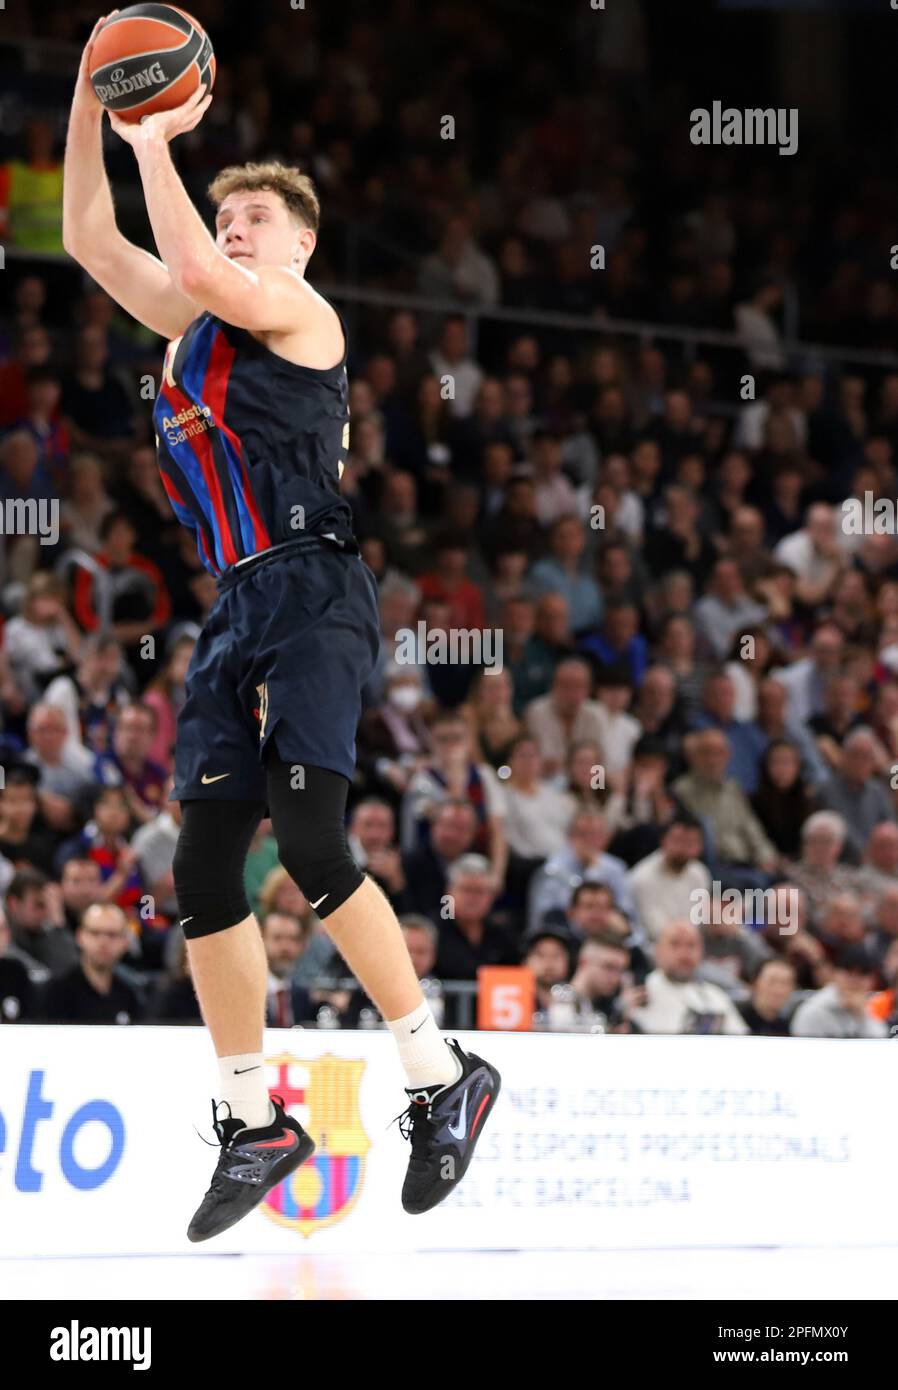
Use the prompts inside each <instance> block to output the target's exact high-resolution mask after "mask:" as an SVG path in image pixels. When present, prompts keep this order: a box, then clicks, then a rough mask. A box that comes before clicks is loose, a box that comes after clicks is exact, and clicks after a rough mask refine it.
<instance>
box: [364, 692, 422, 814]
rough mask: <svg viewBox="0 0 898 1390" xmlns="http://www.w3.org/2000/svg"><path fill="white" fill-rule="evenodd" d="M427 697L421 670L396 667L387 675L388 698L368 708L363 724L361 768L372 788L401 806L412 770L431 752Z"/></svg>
mask: <svg viewBox="0 0 898 1390" xmlns="http://www.w3.org/2000/svg"><path fill="white" fill-rule="evenodd" d="M424 698H425V697H424V690H423V688H422V685H421V677H420V676H419V675H418V673H417V671H416V670H414V668H411V667H403V666H396V667H394V668H393V670H392V672H391V673H390V674H389V675H388V677H387V684H386V694H385V697H384V699H383V700H382V701H381V703H380V704H379V705H376V706H375V707H374V708H373V709H368V710H366V711H365V713H364V714H363V715H362V718H361V722H360V724H359V731H358V737H357V746H358V765H359V769H360V771H361V773H362V775H363V776H364V777H365V779H366V781H367V783H368V785H369V787H370V788H371V789H372V790H373V791H376V792H377V794H378V795H379V796H383V797H385V798H386V799H387V800H388V801H390V802H391V804H393V805H398V802H399V798H400V797H401V796H402V794H403V792H405V790H406V789H407V787H408V784H409V781H410V780H411V776H412V773H413V772H414V771H415V768H416V767H417V766H418V765H419V763H420V762H421V761H422V760H423V759H424V758H425V757H426V755H427V753H428V752H429V751H430V747H431V739H430V734H429V732H428V729H427V724H426V722H425V719H424V714H423V709H422V706H423V705H424Z"/></svg>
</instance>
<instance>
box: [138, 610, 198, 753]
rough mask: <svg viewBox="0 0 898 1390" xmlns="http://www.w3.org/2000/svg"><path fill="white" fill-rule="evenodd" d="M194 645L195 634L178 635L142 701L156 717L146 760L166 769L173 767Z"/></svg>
mask: <svg viewBox="0 0 898 1390" xmlns="http://www.w3.org/2000/svg"><path fill="white" fill-rule="evenodd" d="M195 646H196V637H195V636H194V635H193V634H192V633H184V634H183V636H181V637H178V638H176V640H175V641H174V642H173V643H172V644H171V645H170V646H169V647H168V648H167V652H166V660H165V665H164V667H163V668H162V670H161V671H160V672H159V674H158V676H154V677H153V679H152V680H151V681H150V683H149V685H148V686H147V688H146V690H145V691H144V693H143V700H142V703H143V705H144V706H145V708H147V709H150V710H152V712H153V714H154V715H155V719H156V731H155V734H154V736H153V741H152V743H151V744H150V746H149V748H148V749H147V760H148V761H149V762H150V763H155V765H156V766H157V767H161V768H162V769H163V770H164V771H165V772H172V771H173V770H174V755H175V725H176V721H177V717H178V714H179V713H180V711H181V709H182V708H183V705H184V699H185V694H184V681H185V678H186V676H187V667H188V666H189V664H190V658H191V657H192V656H193V651H194V648H195Z"/></svg>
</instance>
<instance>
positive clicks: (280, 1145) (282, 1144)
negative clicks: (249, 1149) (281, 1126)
mask: <svg viewBox="0 0 898 1390" xmlns="http://www.w3.org/2000/svg"><path fill="white" fill-rule="evenodd" d="M295 1138H296V1135H295V1134H294V1133H293V1130H292V1129H285V1130H284V1133H283V1135H282V1136H281V1138H280V1139H264V1140H262V1142H261V1143H258V1144H254V1145H253V1147H254V1148H256V1149H289V1148H290V1147H291V1145H292V1144H293V1141H294V1139H295Z"/></svg>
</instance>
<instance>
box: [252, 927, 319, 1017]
mask: <svg viewBox="0 0 898 1390" xmlns="http://www.w3.org/2000/svg"><path fill="white" fill-rule="evenodd" d="M260 927H261V931H262V940H263V942H264V943H265V955H266V957H267V958H268V1002H267V1005H266V1009H265V1020H266V1022H267V1023H268V1024H269V1025H270V1026H271V1027H273V1028H292V1027H293V1026H294V1024H296V1023H303V1022H308V1021H309V1020H311V1019H314V1017H315V1009H314V1007H313V1005H312V999H311V996H310V994H309V991H308V990H307V989H305V988H304V987H303V986H302V985H300V984H298V983H297V982H296V980H295V979H294V978H293V973H294V971H295V969H296V966H297V964H298V963H299V959H300V956H301V955H302V953H303V950H304V948H305V946H306V944H307V943H306V935H307V929H306V928H305V927H304V926H303V923H302V922H301V921H300V919H299V918H298V917H293V916H292V915H290V914H288V913H286V912H268V913H266V914H265V916H264V917H263V918H262V921H261V923H260Z"/></svg>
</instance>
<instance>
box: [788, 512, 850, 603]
mask: <svg viewBox="0 0 898 1390" xmlns="http://www.w3.org/2000/svg"><path fill="white" fill-rule="evenodd" d="M839 534H840V532H839V529H838V517H837V514H836V513H835V512H834V510H833V508H832V507H831V506H830V505H829V504H828V503H827V502H815V503H814V505H813V506H812V507H808V510H807V515H806V516H805V524H804V526H803V527H802V529H801V530H800V531H793V532H792V534H791V535H790V536H784V537H783V539H782V540H781V541H779V542H778V544H777V545H776V546H775V547H774V551H773V558H774V559H775V560H776V561H777V562H778V563H779V564H781V565H788V567H789V569H790V570H792V571H793V573H794V574H796V575H797V576H798V580H797V583H796V585H795V596H796V598H797V599H798V600H799V602H800V603H803V604H806V605H807V606H808V607H809V608H815V607H817V605H818V604H821V603H823V602H824V601H825V600H826V599H827V598H829V597H830V595H831V594H832V592H833V589H834V588H835V585H836V583H837V581H838V580H839V579H841V577H842V575H843V574H844V572H845V570H846V568H847V566H848V564H849V562H850V555H849V553H848V550H847V548H845V547H843V546H841V545H840V544H839Z"/></svg>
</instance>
